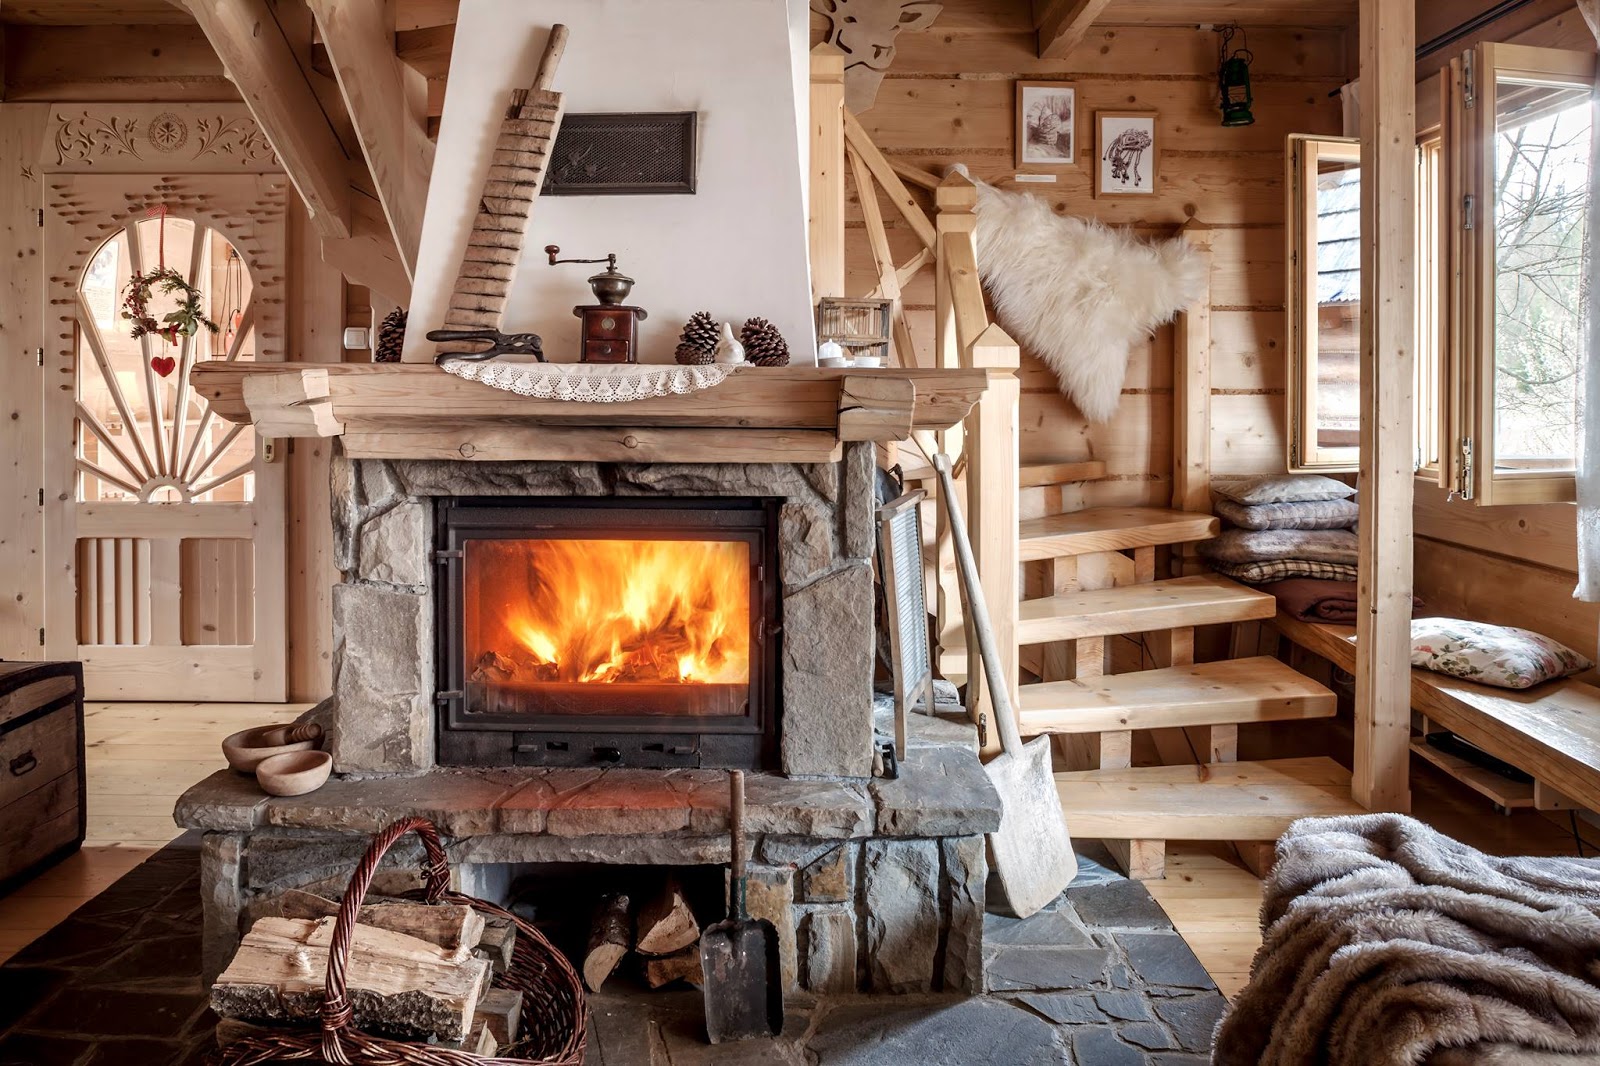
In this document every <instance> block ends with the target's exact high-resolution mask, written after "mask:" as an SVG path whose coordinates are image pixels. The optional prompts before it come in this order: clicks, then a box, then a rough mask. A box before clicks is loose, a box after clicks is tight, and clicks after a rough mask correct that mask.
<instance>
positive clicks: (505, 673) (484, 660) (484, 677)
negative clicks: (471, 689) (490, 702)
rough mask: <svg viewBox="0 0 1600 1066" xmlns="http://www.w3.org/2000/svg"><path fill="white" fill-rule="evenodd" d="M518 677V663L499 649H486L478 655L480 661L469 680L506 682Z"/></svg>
mask: <svg viewBox="0 0 1600 1066" xmlns="http://www.w3.org/2000/svg"><path fill="white" fill-rule="evenodd" d="M516 679H517V664H516V663H515V662H513V661H512V660H511V659H509V658H507V657H506V656H504V655H501V654H500V653H499V652H497V651H486V652H484V653H483V654H482V655H480V656H478V662H477V664H476V666H475V668H474V669H473V671H472V676H471V677H469V678H467V680H468V681H476V682H479V683H486V682H490V683H496V684H504V683H505V682H507V681H515V680H516Z"/></svg>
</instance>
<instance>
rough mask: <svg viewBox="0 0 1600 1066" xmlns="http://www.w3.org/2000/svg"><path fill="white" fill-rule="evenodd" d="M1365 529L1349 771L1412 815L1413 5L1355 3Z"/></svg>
mask: <svg viewBox="0 0 1600 1066" xmlns="http://www.w3.org/2000/svg"><path fill="white" fill-rule="evenodd" d="M1360 41H1361V169H1362V173H1361V499H1360V503H1361V528H1360V531H1359V535H1360V567H1359V569H1360V578H1359V596H1360V608H1359V611H1358V615H1357V622H1356V632H1357V639H1356V686H1355V687H1356V692H1355V695H1356V724H1355V768H1354V772H1353V775H1352V777H1351V794H1352V795H1353V797H1354V798H1355V800H1356V801H1357V802H1358V803H1360V804H1361V805H1362V806H1364V807H1366V808H1367V809H1369V810H1383V811H1400V812H1405V811H1409V810H1410V809H1411V789H1410V758H1411V756H1410V743H1411V662H1410V655H1409V654H1408V650H1409V647H1410V637H1411V573H1412V561H1411V521H1412V519H1411V504H1412V500H1411V495H1412V491H1411V488H1412V462H1413V459H1414V457H1415V453H1414V448H1413V440H1412V421H1413V411H1412V406H1411V391H1412V381H1411V376H1412V365H1413V362H1414V355H1415V352H1414V351H1413V349H1414V346H1415V343H1416V341H1415V333H1414V326H1415V320H1416V308H1415V305H1414V298H1415V293H1416V285H1415V278H1416V273H1415V270H1416V219H1415V217H1414V206H1415V201H1416V149H1415V145H1416V126H1417V121H1416V118H1417V116H1416V66H1415V64H1416V55H1415V52H1416V0H1361V23H1360Z"/></svg>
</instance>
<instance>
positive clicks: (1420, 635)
mask: <svg viewBox="0 0 1600 1066" xmlns="http://www.w3.org/2000/svg"><path fill="white" fill-rule="evenodd" d="M1411 665H1412V666H1420V667H1422V668H1423V669H1424V670H1432V671H1433V672H1434V673H1437V674H1449V675H1450V676H1451V677H1459V678H1463V679H1465V680H1467V681H1476V682H1478V683H1479V684H1483V685H1494V686H1495V687H1497V688H1530V687H1532V686H1534V685H1537V684H1539V683H1540V682H1541V681H1549V680H1551V679H1553V678H1557V677H1566V676H1567V675H1568V674H1576V673H1578V672H1580V671H1583V670H1587V669H1589V668H1590V667H1592V666H1593V665H1594V663H1592V662H1590V661H1589V660H1588V659H1585V658H1584V657H1583V656H1582V655H1579V654H1578V653H1577V652H1575V651H1573V650H1572V649H1571V648H1569V647H1567V646H1566V645H1565V644H1562V643H1560V642H1559V641H1555V640H1551V639H1550V638H1549V637H1546V636H1541V635H1540V634H1538V633H1534V632H1530V631H1529V630H1526V629H1517V628H1514V627H1512V626H1492V625H1489V624H1488V623H1486V622H1468V621H1464V620H1463V619H1460V618H1417V619H1413V620H1412V622H1411Z"/></svg>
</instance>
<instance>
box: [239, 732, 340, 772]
mask: <svg viewBox="0 0 1600 1066" xmlns="http://www.w3.org/2000/svg"><path fill="white" fill-rule="evenodd" d="M284 728H285V727H284V726H281V725H258V726H256V727H255V728H253V729H241V730H240V731H239V732H237V733H234V734H232V735H231V736H229V737H228V738H227V739H226V740H224V741H223V742H222V756H223V758H225V759H227V760H228V765H229V766H231V767H233V768H234V769H235V770H237V771H239V772H240V773H241V774H253V773H255V772H256V767H257V766H260V765H261V760H262V759H267V758H271V757H272V756H274V755H285V754H288V753H289V752H292V751H310V750H311V749H312V748H314V747H316V746H317V741H315V740H302V741H299V742H297V743H294V744H275V743H272V742H271V739H272V734H274V733H277V732H278V731H279V730H282V729H284ZM280 735H281V734H280Z"/></svg>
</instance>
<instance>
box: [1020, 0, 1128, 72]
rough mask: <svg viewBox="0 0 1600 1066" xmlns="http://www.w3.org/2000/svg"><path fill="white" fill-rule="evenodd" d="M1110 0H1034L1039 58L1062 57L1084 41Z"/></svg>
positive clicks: (1034, 19) (1034, 21) (1034, 22)
mask: <svg viewBox="0 0 1600 1066" xmlns="http://www.w3.org/2000/svg"><path fill="white" fill-rule="evenodd" d="M1110 5H1111V0H1033V24H1034V26H1035V27H1036V28H1037V29H1038V31H1039V58H1040V59H1061V58H1063V57H1064V56H1066V54H1067V53H1068V52H1070V51H1072V50H1073V49H1074V48H1076V47H1078V45H1079V44H1081V43H1082V42H1083V39H1084V38H1085V37H1086V36H1088V34H1089V27H1091V26H1093V25H1094V24H1095V20H1096V19H1098V18H1099V17H1100V15H1101V13H1102V12H1104V11H1105V9H1106V8H1107V7H1109V6H1110Z"/></svg>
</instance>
